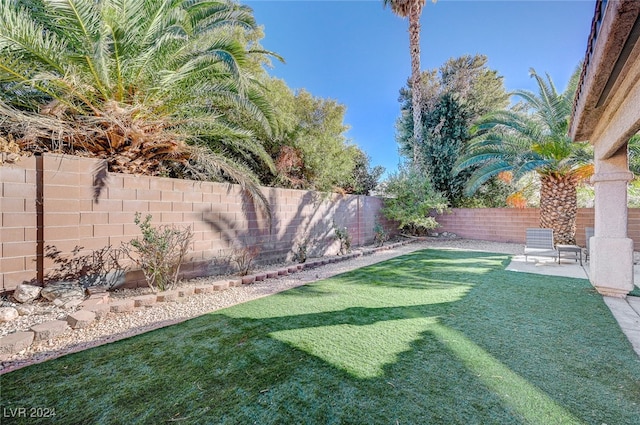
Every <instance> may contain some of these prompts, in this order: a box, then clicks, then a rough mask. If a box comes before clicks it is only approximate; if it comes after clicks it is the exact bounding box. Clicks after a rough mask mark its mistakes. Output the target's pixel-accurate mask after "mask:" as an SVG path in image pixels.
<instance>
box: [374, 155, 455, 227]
mask: <svg viewBox="0 0 640 425" xmlns="http://www.w3.org/2000/svg"><path fill="white" fill-rule="evenodd" d="M384 194H385V195H386V197H387V198H386V199H385V202H384V207H383V208H382V214H384V216H385V217H386V218H388V219H389V220H393V221H395V222H397V223H398V228H399V229H400V230H402V231H404V232H408V233H410V234H413V235H423V234H425V233H426V232H427V230H430V229H433V228H435V227H437V226H438V223H437V222H436V220H435V218H434V217H432V216H431V215H430V214H431V213H432V212H433V211H435V212H437V213H442V212H444V210H445V209H446V208H447V203H446V199H445V198H444V196H442V195H441V194H440V193H438V192H436V191H435V189H434V188H433V186H432V184H431V181H430V179H429V176H428V175H426V174H422V173H419V172H416V171H414V170H408V169H406V168H404V169H401V170H400V171H398V172H397V173H395V174H392V175H391V176H389V178H388V179H387V180H386V182H385V184H384Z"/></svg>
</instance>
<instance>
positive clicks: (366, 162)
mask: <svg viewBox="0 0 640 425" xmlns="http://www.w3.org/2000/svg"><path fill="white" fill-rule="evenodd" d="M370 162H371V159H370V158H369V156H368V155H367V154H366V153H364V152H363V151H361V150H359V149H358V151H357V153H356V157H355V166H354V168H353V172H352V176H351V181H350V182H349V183H348V184H347V185H346V187H344V189H345V190H346V191H347V193H353V194H355V195H370V194H371V192H372V191H373V190H375V189H376V187H378V181H379V180H380V177H382V174H383V173H384V167H382V166H381V165H376V166H375V167H371V166H370Z"/></svg>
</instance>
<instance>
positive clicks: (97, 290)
mask: <svg viewBox="0 0 640 425" xmlns="http://www.w3.org/2000/svg"><path fill="white" fill-rule="evenodd" d="M105 293H107V287H106V286H102V285H98V286H89V287H87V294H89V295H97V294H100V295H102V294H105Z"/></svg>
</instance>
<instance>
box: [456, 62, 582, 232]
mask: <svg viewBox="0 0 640 425" xmlns="http://www.w3.org/2000/svg"><path fill="white" fill-rule="evenodd" d="M580 70H581V66H579V67H578V69H577V70H576V72H575V73H574V74H573V76H572V77H571V80H570V82H569V84H568V87H567V89H566V90H565V91H564V92H562V93H558V91H557V90H556V87H555V86H554V84H553V81H552V80H551V77H550V76H549V75H548V74H547V75H546V80H545V79H543V78H542V77H540V76H539V75H538V74H537V73H536V72H535V70H533V69H531V71H530V73H531V76H532V77H533V78H535V79H536V82H537V84H538V93H533V92H531V91H527V90H518V91H515V92H514V93H513V94H515V95H517V96H519V97H520V98H521V99H522V100H523V103H522V104H518V105H516V106H515V107H513V108H511V109H510V110H502V111H496V112H492V113H489V114H488V115H486V116H484V117H483V118H481V119H480V120H479V121H478V122H477V123H476V124H475V126H474V128H472V132H475V137H474V138H473V139H472V140H471V141H470V143H469V144H468V145H467V147H466V149H465V153H464V155H463V156H462V157H461V158H460V160H459V161H458V162H457V164H456V170H457V171H458V172H459V171H461V170H463V169H466V168H472V169H474V172H473V174H472V175H471V177H470V179H469V180H468V182H467V185H466V193H467V194H473V193H474V192H475V191H476V190H477V189H478V188H479V187H480V186H481V185H482V184H483V183H485V182H486V181H488V180H489V179H490V178H492V177H493V176H496V175H498V174H500V173H511V176H512V177H513V179H515V180H518V179H520V178H521V177H523V176H524V175H526V174H528V173H530V172H532V171H536V172H537V173H538V174H539V176H540V181H541V189H540V227H543V228H551V229H553V230H554V239H555V242H556V243H561V244H575V232H576V214H577V196H576V187H577V185H578V184H579V183H580V182H581V181H582V180H584V179H585V178H587V177H588V176H589V175H591V174H592V173H593V155H592V153H591V150H590V149H589V146H588V144H586V143H573V142H572V141H571V139H570V138H569V136H568V134H567V131H568V126H569V118H570V116H571V109H572V107H573V99H574V95H575V91H576V87H577V83H578V78H579V75H580Z"/></svg>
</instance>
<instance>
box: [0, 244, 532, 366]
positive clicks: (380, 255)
mask: <svg viewBox="0 0 640 425" xmlns="http://www.w3.org/2000/svg"><path fill="white" fill-rule="evenodd" d="M430 247H433V248H456V249H466V250H478V251H489V252H499V253H506V254H514V255H515V254H521V253H522V250H523V247H522V244H508V243H499V242H488V241H476V240H466V239H439V238H426V239H424V240H420V241H417V242H413V243H410V244H407V245H402V246H399V247H396V248H393V249H388V250H383V251H378V252H375V253H373V254H371V255H367V256H360V257H356V258H352V259H349V260H343V261H340V262H336V263H330V264H326V265H322V266H320V267H316V268H313V269H309V270H307V269H305V270H301V271H298V272H297V273H295V274H290V275H286V276H278V277H277V278H269V279H266V280H264V281H260V282H255V283H252V284H248V285H242V286H235V287H230V288H228V289H225V290H222V291H215V292H210V293H200V294H194V295H189V296H185V297H180V298H178V299H177V300H176V301H171V302H162V303H156V304H153V305H149V306H144V307H139V308H137V309H135V310H134V311H132V312H125V313H111V312H109V313H106V314H104V315H102V316H101V317H100V318H99V319H98V320H96V321H94V322H93V323H92V324H91V325H90V326H88V327H86V328H82V329H73V330H72V329H67V330H66V331H65V332H64V333H63V334H61V335H58V336H57V337H55V338H53V339H50V340H47V341H38V342H34V343H33V344H32V345H31V346H30V347H28V348H26V349H24V350H22V351H20V352H19V353H17V354H14V355H11V356H9V357H8V358H5V359H4V360H5V361H3V362H2V363H0V373H6V372H9V371H11V370H15V369H17V368H20V367H24V366H26V365H29V364H32V363H38V362H42V361H45V360H48V359H51V358H55V357H59V356H61V355H64V354H68V353H73V352H77V351H81V350H84V349H87V348H90V347H95V346H97V345H101V344H105V343H109V342H113V341H117V340H119V339H123V338H127V337H130V336H133V335H137V334H140V333H143V332H148V331H150V330H153V329H157V328H160V327H164V326H168V325H171V324H175V323H178V322H180V321H184V320H187V319H190V318H193V317H196V316H199V315H202V314H206V313H209V312H212V311H215V310H218V309H220V308H224V307H229V306H232V305H234V304H238V303H242V302H245V301H250V300H253V299H256V298H260V297H265V296H267V295H271V294H274V293H277V292H281V291H284V290H287V289H290V288H293V287H296V286H300V285H304V284H306V283H308V282H313V281H316V280H319V279H324V278H328V277H331V276H333V275H336V274H339V273H344V272H347V271H349V270H353V269H356V268H360V267H364V266H367V265H370V264H374V263H377V262H380V261H384V260H387V259H389V258H393V257H396V256H399V255H403V254H407V253H410V252H413V251H416V250H420V249H424V248H430ZM311 260H313V259H311ZM311 260H310V261H311ZM272 269H273V267H270V268H269V270H272ZM265 270H267V269H266V268H265ZM220 280H221V276H211V277H207V278H198V279H192V280H189V281H185V282H181V284H180V285H181V286H180V287H181V288H182V287H189V286H193V287H195V286H199V285H203V284H210V283H213V282H218V281H220ZM147 293H150V290H149V289H147V288H140V289H137V290H125V291H119V292H115V293H112V294H111V298H112V299H114V298H132V297H134V296H140V295H143V294H147ZM33 306H34V307H30V308H32V310H33V311H32V312H31V313H30V314H28V315H22V316H20V317H19V318H17V319H15V320H13V321H11V322H6V323H0V336H4V335H7V334H10V333H14V332H18V331H26V330H28V329H29V328H30V327H32V326H34V325H37V324H40V323H44V322H48V321H52V320H64V319H65V317H66V316H67V315H68V314H69V313H70V311H69V310H64V309H61V308H57V307H54V306H53V305H52V304H51V303H45V302H37V303H35V304H33Z"/></svg>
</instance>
